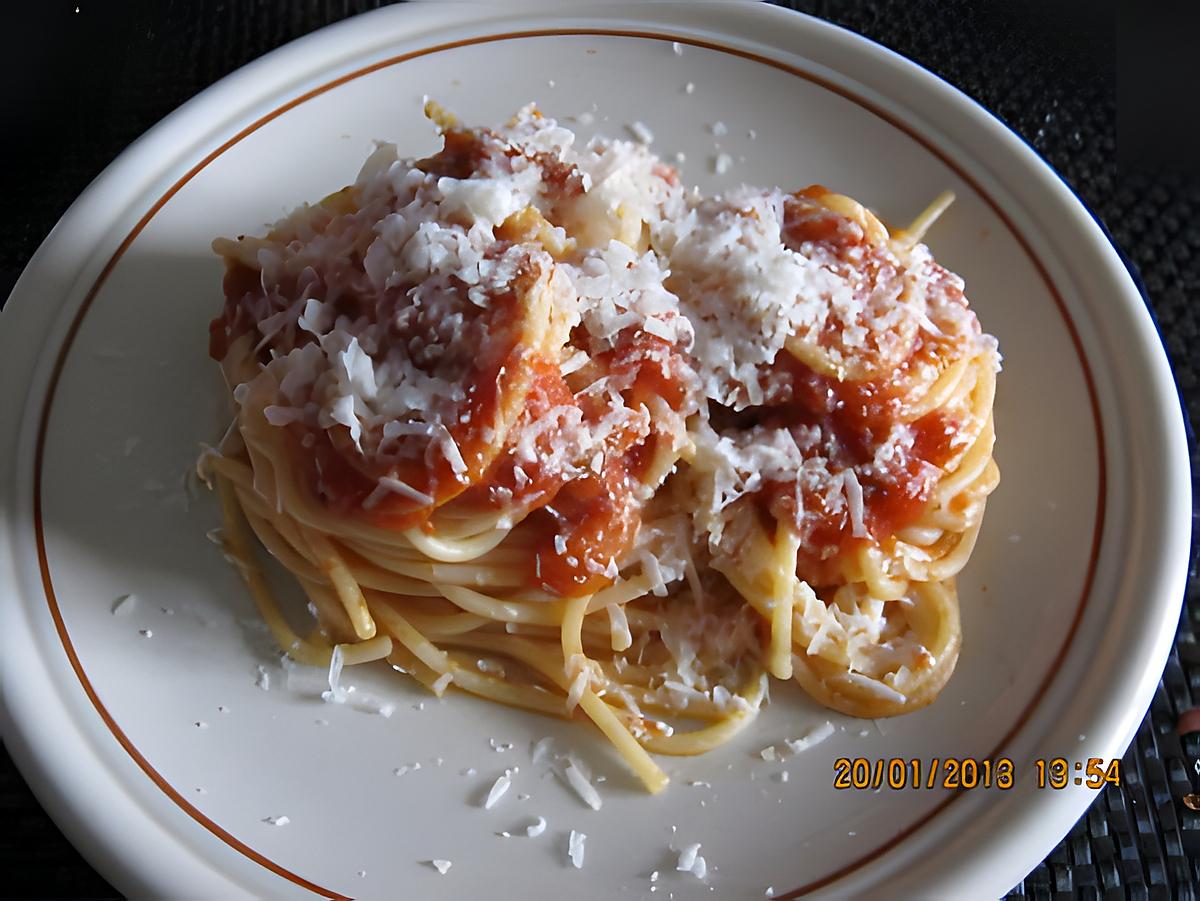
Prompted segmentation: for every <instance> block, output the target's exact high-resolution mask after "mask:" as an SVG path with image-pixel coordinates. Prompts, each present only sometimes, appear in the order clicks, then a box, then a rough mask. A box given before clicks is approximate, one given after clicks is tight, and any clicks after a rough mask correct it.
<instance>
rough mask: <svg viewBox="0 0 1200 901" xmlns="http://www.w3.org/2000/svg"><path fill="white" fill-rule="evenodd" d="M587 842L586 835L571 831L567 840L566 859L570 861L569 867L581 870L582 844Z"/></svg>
mask: <svg viewBox="0 0 1200 901" xmlns="http://www.w3.org/2000/svg"><path fill="white" fill-rule="evenodd" d="M586 841H587V835H586V834H584V833H582V832H576V831H575V830H574V829H572V830H571V835H570V837H569V838H568V839H567V857H568V858H570V860H571V866H573V867H575V869H577V870H582V869H583V853H584V842H586Z"/></svg>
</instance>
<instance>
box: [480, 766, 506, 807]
mask: <svg viewBox="0 0 1200 901" xmlns="http://www.w3.org/2000/svg"><path fill="white" fill-rule="evenodd" d="M511 785H512V778H511V777H510V776H509V775H508V773H505V774H504V775H502V776H497V777H496V781H495V782H493V783H492V787H491V790H490V791H488V795H487V800H485V801H484V802H483V809H484V810H491V809H492V808H493V807H495V806H496V804H497V803H498V802H499V800H500V799H501V798H503V797H504V795H505V793H506V792H507V791H508V789H509V787H510V786H511Z"/></svg>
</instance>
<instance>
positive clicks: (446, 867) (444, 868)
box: [428, 860, 454, 876]
mask: <svg viewBox="0 0 1200 901" xmlns="http://www.w3.org/2000/svg"><path fill="white" fill-rule="evenodd" d="M428 863H429V865H430V866H431V867H433V868H434V869H435V870H437V871H438V873H439V874H440V875H442V876H445V875H446V874H447V873H448V872H450V868H451V867H452V866H454V864H453V863H452V862H451V861H449V860H431V861H428Z"/></svg>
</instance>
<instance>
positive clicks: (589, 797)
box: [563, 760, 602, 810]
mask: <svg viewBox="0 0 1200 901" xmlns="http://www.w3.org/2000/svg"><path fill="white" fill-rule="evenodd" d="M563 776H565V777H566V780H567V784H568V785H570V786H571V788H572V789H574V790H575V794H577V795H579V798H580V800H582V801H583V803H584V804H586V805H587V806H588V807H590V808H592V810H599V809H600V805H601V803H602V802H601V799H600V793H599V792H598V791H596V787H595V786H594V785H592V783H591V782H589V781H588V778H587V776H585V775H584V774H583V773H582V772H581V771H580V769H579V767H578V766H577V765H576V761H575V760H571V761H570V762H569V763H567V765H566V768H565V769H564V770H563Z"/></svg>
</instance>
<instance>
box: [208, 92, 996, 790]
mask: <svg viewBox="0 0 1200 901" xmlns="http://www.w3.org/2000/svg"><path fill="white" fill-rule="evenodd" d="M427 112H428V114H429V115H430V118H432V119H433V120H434V121H435V122H436V123H437V124H438V126H439V130H440V132H441V134H442V138H443V143H444V146H443V148H442V150H441V151H439V152H438V153H436V154H434V155H433V156H431V157H429V158H426V159H420V160H412V159H401V158H399V156H398V155H397V152H396V149H395V148H394V147H392V146H390V145H381V146H379V147H378V149H377V150H376V151H375V152H374V153H373V154H372V155H371V156H370V158H369V159H368V160H367V162H366V164H365V165H364V166H363V169H362V171H361V173H360V174H359V176H358V178H357V179H356V181H355V182H354V183H353V184H352V185H350V186H349V187H346V188H344V189H343V190H341V191H338V192H337V193H335V194H332V195H330V196H329V197H326V198H325V199H324V200H322V201H321V202H320V203H317V204H315V205H306V206H303V207H301V208H299V209H297V210H296V211H295V212H294V213H292V214H291V215H289V216H288V217H286V218H285V219H283V220H281V221H280V222H278V223H276V224H275V225H274V226H273V227H272V229H271V230H270V231H269V232H268V233H267V234H266V235H265V236H264V237H248V236H241V237H239V238H237V239H236V240H229V239H218V240H217V241H216V242H214V249H215V250H216V251H217V253H219V254H220V255H221V256H222V257H223V258H224V260H225V263H226V276H225V282H224V293H225V304H224V308H223V310H222V312H221V315H220V316H218V317H217V318H216V319H215V320H214V321H213V323H212V326H211V330H210V348H209V350H210V354H211V355H212V357H213V358H214V359H216V360H217V361H219V362H220V364H221V367H222V370H223V372H224V375H225V379H226V382H227V384H228V386H229V389H230V392H231V395H232V399H233V401H234V406H235V415H234V421H233V423H232V425H231V427H230V429H229V431H228V432H227V434H226V436H225V438H224V440H223V441H222V442H221V444H220V446H219V447H218V448H216V449H215V450H213V451H210V452H207V453H205V454H204V455H203V456H202V458H201V464H200V469H201V473H202V475H204V476H205V477H206V478H208V479H210V480H211V482H212V483H214V484H215V486H216V488H217V490H218V493H219V496H220V499H221V503H222V509H223V514H224V525H223V542H224V545H225V549H226V551H227V554H228V555H229V556H230V558H231V559H232V560H234V561H235V563H236V564H237V568H238V571H239V572H240V573H241V575H242V577H243V579H244V580H245V581H246V583H247V585H248V586H249V589H250V591H251V593H252V595H253V597H254V599H255V602H256V603H257V605H258V607H259V610H260V611H261V613H262V615H263V617H264V619H265V620H266V622H267V623H268V625H269V626H270V627H271V629H272V632H273V634H274V636H275V640H276V641H277V642H278V644H279V646H280V648H281V650H282V651H283V652H284V653H285V654H287V655H288V656H289V657H291V658H292V659H294V660H296V661H299V662H302V663H307V664H313V665H320V666H324V665H329V664H330V663H331V661H332V662H333V663H334V664H335V665H336V666H337V667H338V668H340V666H341V665H342V664H344V663H345V664H353V663H364V662H369V661H374V660H381V659H382V660H386V661H388V662H389V663H390V664H392V666H393V667H394V668H395V669H397V670H400V671H401V672H403V673H407V674H409V675H410V676H412V677H413V678H415V679H417V680H419V681H420V682H422V683H423V684H425V685H426V686H428V687H429V689H430V690H432V691H433V692H435V693H436V694H438V695H439V696H440V695H442V694H443V693H444V692H445V691H447V690H448V689H449V688H450V687H454V688H457V689H460V690H462V691H465V692H469V693H472V694H474V695H478V696H480V697H483V698H486V699H489V700H492V701H498V702H501V703H504V704H509V705H512V706H515V707H521V708H526V709H529V710H533V711H537V712H539V713H543V714H548V715H551V716H557V717H572V716H575V717H583V718H586V719H587V720H589V721H591V722H592V723H594V724H595V726H596V727H598V728H599V730H600V731H601V732H602V733H603V734H604V735H605V736H606V737H607V738H608V740H609V741H610V742H611V743H612V744H613V746H615V748H616V750H617V751H618V752H619V754H620V755H621V757H622V758H623V759H624V760H625V761H626V762H627V763H628V765H629V766H630V768H631V769H632V770H633V772H634V773H636V774H637V776H638V777H639V778H640V779H641V780H642V782H643V783H644V784H645V785H646V787H647V788H648V789H649V790H650V791H658V790H659V789H661V788H662V787H663V786H664V785H665V784H666V782H667V779H666V776H665V775H664V773H663V772H662V770H661V769H660V768H659V766H658V765H657V764H656V763H655V762H654V760H653V758H652V757H651V756H650V755H651V754H666V755H691V754H699V753H702V752H704V751H707V750H709V749H711V748H713V747H716V746H717V745H719V744H721V743H722V742H725V741H727V740H728V739H730V738H731V737H732V736H733V735H735V734H736V733H737V732H739V731H740V730H741V729H743V728H745V727H746V726H747V724H749V723H750V722H751V721H752V720H753V718H754V715H755V714H756V712H757V711H758V709H759V707H760V706H761V704H762V703H763V701H764V698H765V697H766V695H767V685H768V679H769V677H774V678H778V679H791V678H795V679H796V680H797V681H798V682H799V684H800V685H801V686H802V687H803V688H804V689H805V691H807V692H808V693H809V694H810V695H812V696H813V697H814V698H815V699H816V700H818V701H819V702H821V703H822V704H824V705H827V706H828V707H830V708H833V709H835V710H838V711H842V712H844V713H847V714H851V715H854V716H862V717H879V716H890V715H894V714H899V713H904V712H906V711H911V710H915V709H918V708H920V707H922V706H924V705H926V704H928V703H929V702H930V701H932V700H933V699H934V698H935V697H936V695H937V694H938V692H939V691H940V690H941V688H942V686H943V685H944V684H945V682H946V680H947V679H948V678H949V676H950V673H951V671H952V670H953V668H954V665H955V661H956V659H957V657H958V652H959V645H960V640H961V630H960V626H959V615H958V598H957V593H956V590H955V582H954V579H955V575H956V574H957V573H958V572H959V570H961V569H962V567H963V566H964V564H965V563H966V561H967V558H968V556H969V555H970V553H971V549H972V546H973V545H974V542H975V538H976V535H977V534H978V531H979V528H980V524H981V521H982V517H983V511H984V505H985V502H986V499H987V496H988V494H989V493H990V492H991V491H992V490H993V489H994V488H995V486H996V484H997V482H998V478H999V476H998V471H997V468H996V465H995V463H994V461H993V460H992V453H991V452H992V444H993V440H994V432H993V426H992V399H993V393H994V388H995V376H996V373H997V371H998V369H999V354H998V352H997V345H996V342H995V340H994V339H992V338H991V337H990V336H987V335H985V334H983V333H982V331H981V330H980V327H979V324H978V322H977V320H976V319H975V316H974V315H973V314H972V313H971V311H970V310H969V309H968V307H967V303H966V300H965V298H964V295H963V283H962V281H961V279H959V278H958V277H957V276H955V275H953V274H952V273H950V272H948V271H947V270H945V269H943V268H942V267H941V266H939V265H938V264H937V263H935V262H934V261H933V259H932V257H931V256H930V254H929V251H928V249H927V248H926V247H925V245H924V244H922V243H920V239H921V237H922V236H923V234H924V232H925V229H926V228H928V226H929V224H931V222H932V221H933V219H934V218H936V217H937V215H938V214H939V213H940V212H941V210H942V209H943V208H944V206H945V205H946V203H948V198H941V199H939V201H938V202H937V203H935V204H934V205H933V206H932V207H931V208H930V209H929V210H927V211H926V213H924V214H923V215H922V216H921V217H919V218H918V220H917V221H916V222H915V223H914V224H913V225H912V226H911V227H910V228H908V229H907V230H903V231H901V230H897V231H894V232H889V230H888V229H887V228H886V227H885V226H884V225H883V224H882V223H881V221H880V220H879V219H878V218H877V217H876V216H874V215H873V214H872V213H870V212H869V211H868V210H867V209H866V208H864V207H863V206H862V205H860V204H858V203H857V202H855V201H853V200H850V199H849V198H847V197H844V196H842V195H838V194H834V193H832V192H830V191H828V190H826V189H824V188H822V187H819V186H813V187H809V188H806V189H804V190H801V191H798V192H795V193H791V194H788V193H784V192H782V191H780V190H778V189H770V190H764V189H759V188H751V187H740V188H737V189H733V190H730V191H728V192H726V193H724V194H721V195H718V196H714V197H703V196H700V195H699V194H698V193H697V192H695V191H688V190H686V189H685V188H684V187H683V185H682V183H681V181H680V178H679V174H678V172H677V171H676V170H675V169H674V168H673V167H672V166H669V165H666V164H665V163H663V162H662V161H661V160H660V159H658V158H657V157H656V156H655V155H654V154H652V153H651V152H650V151H649V150H648V149H647V148H646V147H645V146H643V145H641V144H638V143H631V142H625V141H619V140H604V139H595V140H592V141H591V142H589V143H587V144H586V145H577V143H576V141H575V136H574V135H573V134H572V133H571V131H570V130H569V129H567V128H565V127H563V126H562V125H560V124H558V123H556V122H554V121H553V120H550V119H548V118H546V117H544V116H542V115H541V114H540V113H539V112H538V111H537V109H536V108H535V107H532V106H531V107H529V108H526V109H524V110H522V111H521V112H520V113H518V114H517V115H516V116H515V117H514V118H513V119H512V120H511V121H510V122H508V123H507V124H506V125H504V126H502V127H499V128H494V129H489V128H465V127H462V126H460V125H459V124H458V123H457V122H456V121H455V120H454V119H453V117H451V116H450V115H449V114H447V113H446V112H444V111H443V110H441V109H440V108H437V107H436V106H434V105H430V107H429V108H428V109H427ZM251 532H252V533H253V535H254V536H255V537H256V538H257V543H258V544H260V545H261V546H262V547H263V548H265V549H266V551H267V552H269V553H270V555H271V556H273V557H274V558H275V559H276V560H278V561H279V562H280V563H281V564H282V565H283V566H284V567H286V569H287V570H288V571H290V573H291V574H292V576H294V578H295V580H296V582H297V583H298V585H299V587H300V588H301V589H302V591H303V593H304V595H306V597H307V601H308V610H309V612H310V614H311V617H312V621H311V623H310V624H309V626H308V627H301V626H299V625H297V623H298V622H299V620H298V619H297V618H296V616H295V615H294V613H295V611H292V610H290V609H289V608H288V605H287V604H282V605H281V604H280V603H278V602H277V600H276V598H275V597H274V594H273V592H272V591H271V589H270V587H269V585H268V583H267V580H266V577H265V575H264V573H263V570H262V569H261V567H260V563H259V558H258V555H257V554H256V551H255V542H254V540H253V539H252V538H251V534H250V533H251Z"/></svg>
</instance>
